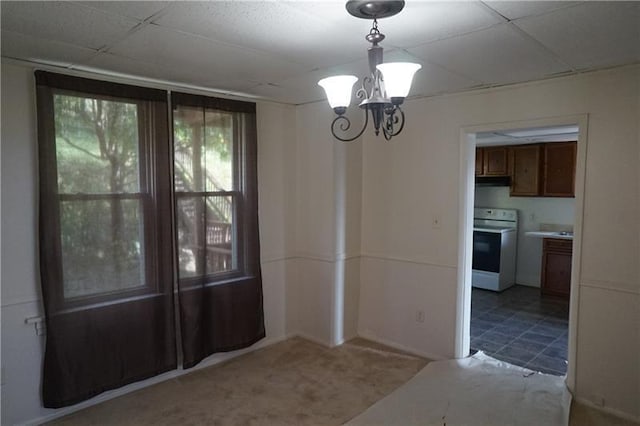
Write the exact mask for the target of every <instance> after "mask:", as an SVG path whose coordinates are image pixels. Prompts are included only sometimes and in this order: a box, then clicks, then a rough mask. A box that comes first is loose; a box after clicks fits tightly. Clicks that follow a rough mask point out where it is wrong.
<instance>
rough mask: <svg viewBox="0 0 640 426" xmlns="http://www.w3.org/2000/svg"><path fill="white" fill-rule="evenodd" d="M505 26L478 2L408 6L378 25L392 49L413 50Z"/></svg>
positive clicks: (429, 3) (431, 3) (421, 2)
mask: <svg viewBox="0 0 640 426" xmlns="http://www.w3.org/2000/svg"><path fill="white" fill-rule="evenodd" d="M501 22H503V20H502V19H501V18H500V17H498V16H496V14H495V13H492V12H491V11H490V10H488V9H487V8H486V7H484V6H482V4H480V3H479V2H470V1H466V2H465V1H462V2H431V1H414V2H407V4H406V6H405V8H404V10H403V11H402V12H400V14H398V15H397V16H394V17H392V18H389V19H383V20H380V22H379V28H380V31H382V32H383V33H384V34H385V35H386V36H387V38H386V40H385V42H386V43H387V44H388V45H390V46H397V47H403V48H406V47H413V46H418V45H420V44H424V43H427V42H430V41H434V40H439V39H443V38H447V37H451V36H454V35H459V34H464V33H468V32H470V31H475V30H479V29H482V28H487V27H490V26H492V25H496V24H499V23H501Z"/></svg>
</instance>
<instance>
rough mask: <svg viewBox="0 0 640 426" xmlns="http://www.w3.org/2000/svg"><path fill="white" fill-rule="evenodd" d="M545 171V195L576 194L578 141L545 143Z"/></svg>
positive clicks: (543, 193) (570, 195) (568, 195)
mask: <svg viewBox="0 0 640 426" xmlns="http://www.w3.org/2000/svg"><path fill="white" fill-rule="evenodd" d="M543 172H544V179H543V182H544V183H543V186H542V195H543V196H545V197H573V196H574V195H575V190H574V185H575V177H576V143H575V142H566V143H565V142H562V143H546V144H544V165H543Z"/></svg>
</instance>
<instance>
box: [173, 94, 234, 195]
mask: <svg viewBox="0 0 640 426" xmlns="http://www.w3.org/2000/svg"><path fill="white" fill-rule="evenodd" d="M173 131H174V149H175V157H174V158H175V174H176V176H175V184H176V191H179V192H180V191H186V192H193V191H196V192H197V191H209V192H213V191H231V190H233V189H234V187H233V116H232V114H230V113H226V112H219V111H206V112H205V111H204V110H203V109H202V108H194V107H183V106H181V107H178V108H177V109H176V110H175V111H174V113H173Z"/></svg>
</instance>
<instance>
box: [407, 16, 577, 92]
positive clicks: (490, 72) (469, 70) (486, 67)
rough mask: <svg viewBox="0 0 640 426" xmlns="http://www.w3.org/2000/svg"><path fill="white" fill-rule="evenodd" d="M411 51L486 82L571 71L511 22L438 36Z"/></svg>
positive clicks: (513, 80)
mask: <svg viewBox="0 0 640 426" xmlns="http://www.w3.org/2000/svg"><path fill="white" fill-rule="evenodd" d="M408 51H409V53H411V54H413V55H416V56H418V57H419V58H422V59H423V60H425V61H427V62H431V63H434V64H437V65H440V66H442V67H444V68H445V69H447V70H450V71H452V72H455V73H456V74H458V75H461V76H465V77H468V78H470V79H472V80H475V81H479V82H482V83H487V84H507V83H514V82H518V81H528V80H534V79H540V78H544V77H545V76H548V75H551V74H556V73H559V72H564V71H568V68H567V67H566V66H564V65H562V64H560V63H559V62H557V61H556V60H555V59H554V58H553V57H552V56H551V55H550V54H548V53H547V52H546V51H545V50H544V49H543V48H542V47H540V46H538V45H537V44H536V43H535V42H533V41H531V40H529V39H528V38H527V37H526V36H524V35H523V34H521V33H520V31H518V30H517V29H515V28H513V27H512V24H501V25H497V26H494V27H491V28H488V29H485V30H481V31H477V32H474V33H471V34H466V35H463V36H459V37H453V38H449V39H445V40H439V41H436V42H433V43H428V44H425V45H423V46H419V47H416V48H413V49H408Z"/></svg>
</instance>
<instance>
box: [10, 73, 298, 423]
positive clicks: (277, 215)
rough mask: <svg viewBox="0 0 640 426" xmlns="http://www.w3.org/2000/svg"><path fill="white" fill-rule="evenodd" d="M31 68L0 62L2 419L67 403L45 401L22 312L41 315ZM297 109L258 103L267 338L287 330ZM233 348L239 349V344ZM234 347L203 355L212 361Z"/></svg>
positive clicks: (38, 350)
mask: <svg viewBox="0 0 640 426" xmlns="http://www.w3.org/2000/svg"><path fill="white" fill-rule="evenodd" d="M34 93H35V90H34V80H33V70H32V69H30V68H28V67H22V66H16V65H12V64H7V63H4V62H3V64H2V302H1V309H2V312H1V315H2V371H3V377H2V424H18V423H25V422H34V421H37V420H38V419H40V420H43V419H45V418H49V416H52V415H56V414H60V413H64V412H68V411H69V409H61V410H50V409H44V408H42V406H41V402H40V377H41V376H40V373H41V363H42V355H43V348H44V337H39V336H36V333H35V329H34V326H33V325H27V324H25V322H24V321H25V318H29V317H35V316H40V315H42V307H41V303H40V293H39V282H38V261H37V216H36V212H37V210H36V199H37V154H36V116H35V95H34ZM294 114H295V109H294V108H293V107H290V106H283V105H278V104H269V103H259V104H258V134H259V137H258V174H259V197H260V198H259V209H260V212H259V218H260V232H261V252H262V272H263V290H264V307H265V324H266V330H267V338H266V339H264V340H263V341H261V342H259V343H258V344H256V345H255V346H261V345H265V344H268V343H272V342H275V341H277V340H279V339H282V338H284V337H285V333H286V327H287V321H286V309H287V307H286V303H285V302H286V297H285V292H286V282H287V276H289V277H291V269H292V265H291V263H292V260H291V257H292V256H291V253H292V252H293V249H294V247H293V245H294V241H295V234H294V233H295V228H293V227H291V226H289V224H290V223H291V221H293V216H294V210H293V208H294V194H295V191H294V188H295V178H294V171H295V166H294V164H295V161H294V155H295V137H293V136H292V135H291V132H290V131H289V130H290V129H289V127H288V126H287V123H290V122H291V117H292V115H294ZM238 352H239V353H241V352H243V351H238ZM235 354H236V353H230V354H220V355H214V356H212V357H210V358H209V359H208V360H206V361H203V364H207V363H215V362H219V361H220V360H223V359H227V358H229V357H232V356H234V355H235ZM172 375H175V372H174V373H167V374H164V375H162V376H160V377H158V378H156V379H149V380H147V381H144V382H139V383H138V384H133V385H129V386H127V387H125V388H121V389H120V390H118V391H112V392H109V393H107V394H103V395H102V396H98V397H96V398H94V399H93V400H90V401H88V403H83V404H79V406H86V405H87V404H91V403H94V402H95V401H101V400H104V399H105V398H106V397H109V396H112V395H115V394H119V393H122V392H123V391H127V390H131V389H136V388H138V387H140V386H141V385H145V384H150V383H155V382H157V381H158V380H162V379H166V378H168V377H172Z"/></svg>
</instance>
